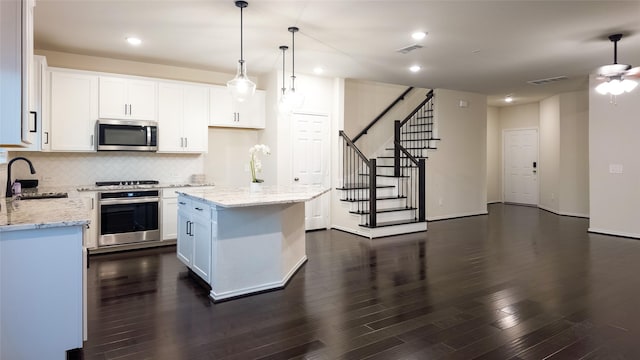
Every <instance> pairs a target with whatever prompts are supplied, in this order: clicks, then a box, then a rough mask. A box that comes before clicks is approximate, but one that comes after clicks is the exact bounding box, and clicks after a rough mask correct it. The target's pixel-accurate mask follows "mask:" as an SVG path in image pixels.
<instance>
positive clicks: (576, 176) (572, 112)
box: [559, 90, 589, 217]
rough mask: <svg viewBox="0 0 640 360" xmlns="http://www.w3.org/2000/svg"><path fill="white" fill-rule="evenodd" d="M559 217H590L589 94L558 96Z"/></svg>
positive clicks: (577, 93) (579, 92) (583, 92)
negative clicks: (562, 215) (560, 215)
mask: <svg viewBox="0 0 640 360" xmlns="http://www.w3.org/2000/svg"><path fill="white" fill-rule="evenodd" d="M559 97H560V183H559V190H560V208H559V210H560V212H559V213H560V214H564V215H575V216H585V217H586V216H589V93H588V91H586V90H585V91H577V92H571V93H564V94H560V95H559Z"/></svg>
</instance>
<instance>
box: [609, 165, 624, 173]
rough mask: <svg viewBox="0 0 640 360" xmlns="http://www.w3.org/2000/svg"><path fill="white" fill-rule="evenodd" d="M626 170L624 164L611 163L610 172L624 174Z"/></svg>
mask: <svg viewBox="0 0 640 360" xmlns="http://www.w3.org/2000/svg"><path fill="white" fill-rule="evenodd" d="M623 171H624V167H623V166H622V164H609V173H610V174H622V173H623Z"/></svg>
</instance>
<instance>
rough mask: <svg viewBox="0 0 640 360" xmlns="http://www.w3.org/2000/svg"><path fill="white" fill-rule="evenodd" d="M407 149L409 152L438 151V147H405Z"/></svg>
mask: <svg viewBox="0 0 640 360" xmlns="http://www.w3.org/2000/svg"><path fill="white" fill-rule="evenodd" d="M405 149H407V150H436V149H438V148H437V147H430V146H427V147H405ZM385 150H394V149H393V148H386V149H385Z"/></svg>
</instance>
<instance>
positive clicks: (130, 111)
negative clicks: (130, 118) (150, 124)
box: [129, 104, 133, 115]
mask: <svg viewBox="0 0 640 360" xmlns="http://www.w3.org/2000/svg"><path fill="white" fill-rule="evenodd" d="M131 114H133V110H131V104H129V115H131Z"/></svg>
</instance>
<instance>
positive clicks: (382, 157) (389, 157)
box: [376, 149, 429, 167]
mask: <svg viewBox="0 0 640 360" xmlns="http://www.w3.org/2000/svg"><path fill="white" fill-rule="evenodd" d="M387 150H393V149H387ZM414 157H415V158H416V159H428V158H429V157H428V156H414ZM378 159H394V157H393V156H378ZM400 159H408V157H406V156H400ZM376 166H378V167H381V166H384V167H386V166H391V167H393V165H376Z"/></svg>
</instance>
